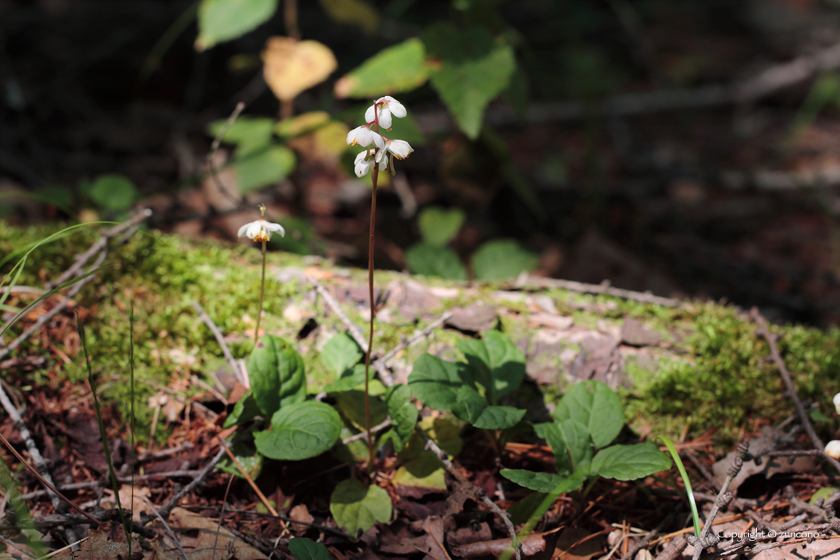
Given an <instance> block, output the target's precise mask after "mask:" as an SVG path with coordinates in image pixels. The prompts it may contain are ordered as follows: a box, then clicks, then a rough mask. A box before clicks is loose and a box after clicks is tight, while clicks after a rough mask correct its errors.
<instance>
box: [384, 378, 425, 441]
mask: <svg viewBox="0 0 840 560" xmlns="http://www.w3.org/2000/svg"><path fill="white" fill-rule="evenodd" d="M385 404H387V405H388V415H389V416H390V417H391V422H392V423H393V426H394V427H393V428H392V430H391V431H392V432H393V434H392V435H391V436H390V437H391V441H392V442H393V444H394V451H396V452H397V453H399V452H401V451H402V450H403V448H404V447H405V444H406V443H408V440H409V439H410V438H411V435H412V434H413V433H414V427H415V426H416V425H417V418H418V417H419V415H420V413H419V412H418V411H417V407H416V406H414V403H412V402H411V389H410V388H409V387H408V385H393V386H391V387H390V388H389V389H388V392H387V393H385Z"/></svg>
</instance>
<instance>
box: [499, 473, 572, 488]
mask: <svg viewBox="0 0 840 560" xmlns="http://www.w3.org/2000/svg"><path fill="white" fill-rule="evenodd" d="M499 474H501V475H502V476H503V477H505V478H506V479H508V480H510V481H511V482H515V483H516V484H518V485H520V486H524V487H525V488H528V489H529V490H534V491H535V492H542V493H546V492H551V491H552V490H554V488H556V487H557V485H558V484H560V483H561V482H563V481H564V480H566V477H565V476H560V475H559V474H553V473H538V472H532V471H525V470H521V469H502V470H501V471H499ZM578 488H580V486H578ZM573 490H577V488H574V489H573Z"/></svg>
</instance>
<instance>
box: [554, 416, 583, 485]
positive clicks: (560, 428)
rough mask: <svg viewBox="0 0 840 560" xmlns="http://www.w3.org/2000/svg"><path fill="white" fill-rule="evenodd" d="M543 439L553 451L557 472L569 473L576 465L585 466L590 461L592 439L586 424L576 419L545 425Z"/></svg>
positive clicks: (576, 467) (575, 468)
mask: <svg viewBox="0 0 840 560" xmlns="http://www.w3.org/2000/svg"><path fill="white" fill-rule="evenodd" d="M544 433H545V440H546V441H547V442H548V445H550V446H551V449H552V451H554V464H555V467H556V469H557V472H558V473H560V474H563V475H566V476H568V475H570V474H571V473H572V472H574V471H575V470H577V469H578V467H584V468H586V465H588V464H589V462H590V461H592V454H593V452H594V450H593V449H592V441H591V439H590V438H589V431H588V430H587V428H586V426H584V425H583V424H581V423H580V422H578V421H577V420H572V419H568V420H563V421H562V422H558V423H557V424H549V425H547V426H546V427H545V430H544Z"/></svg>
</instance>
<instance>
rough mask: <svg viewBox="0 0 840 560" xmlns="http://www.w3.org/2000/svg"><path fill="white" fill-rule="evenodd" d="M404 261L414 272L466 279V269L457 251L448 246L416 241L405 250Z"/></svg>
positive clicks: (451, 278)
mask: <svg viewBox="0 0 840 560" xmlns="http://www.w3.org/2000/svg"><path fill="white" fill-rule="evenodd" d="M405 262H406V264H408V269H409V270H411V272H413V273H415V274H422V275H424V276H439V277H441V278H446V279H448V280H466V279H467V269H466V268H465V267H464V264H463V263H462V262H461V259H460V258H459V257H458V253H456V252H455V251H453V250H452V249H450V248H449V247H440V246H438V245H432V244H430V243H418V244H417V245H414V246H413V247H411V248H410V249H408V251H406V252H405Z"/></svg>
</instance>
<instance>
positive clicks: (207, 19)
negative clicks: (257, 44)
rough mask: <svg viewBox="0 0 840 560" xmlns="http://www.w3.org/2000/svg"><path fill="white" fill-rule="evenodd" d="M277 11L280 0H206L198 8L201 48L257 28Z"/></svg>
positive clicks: (234, 37) (197, 46) (197, 42)
mask: <svg viewBox="0 0 840 560" xmlns="http://www.w3.org/2000/svg"><path fill="white" fill-rule="evenodd" d="M276 10H277V0H202V2H201V4H200V5H199V7H198V39H197V40H196V42H195V45H196V48H197V49H198V50H204V49H208V48H210V47H212V46H213V45H215V44H216V43H222V42H224V41H230V40H231V39H236V38H237V37H240V36H242V35H244V34H245V33H247V32H249V31H251V30H252V29H256V28H257V27H258V26H260V25H261V24H263V23H265V22H266V21H268V19H269V18H270V17H271V16H272V15H274V12H275V11H276Z"/></svg>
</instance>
